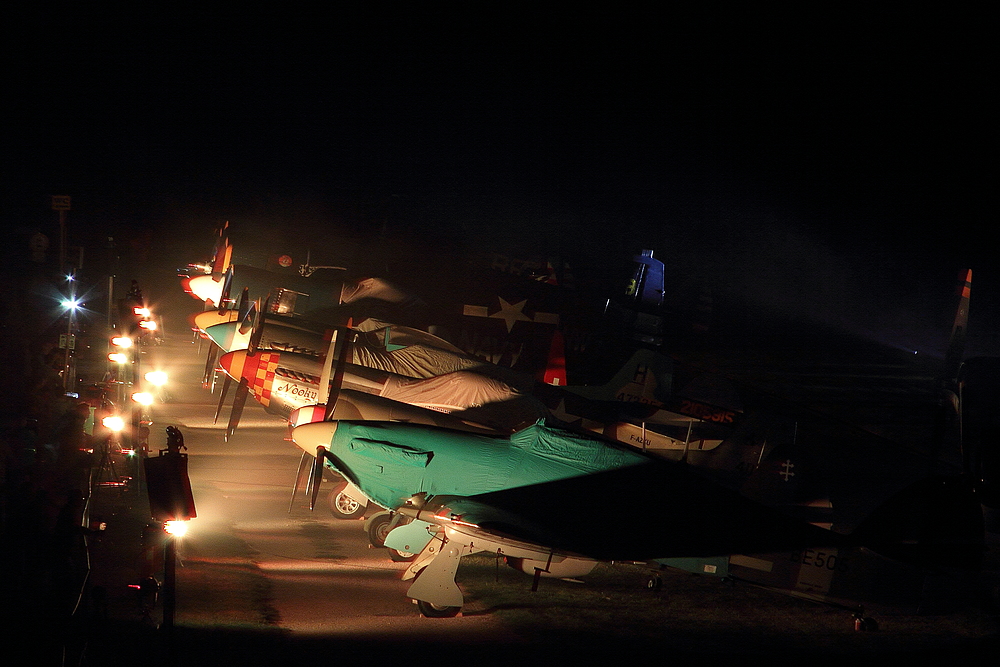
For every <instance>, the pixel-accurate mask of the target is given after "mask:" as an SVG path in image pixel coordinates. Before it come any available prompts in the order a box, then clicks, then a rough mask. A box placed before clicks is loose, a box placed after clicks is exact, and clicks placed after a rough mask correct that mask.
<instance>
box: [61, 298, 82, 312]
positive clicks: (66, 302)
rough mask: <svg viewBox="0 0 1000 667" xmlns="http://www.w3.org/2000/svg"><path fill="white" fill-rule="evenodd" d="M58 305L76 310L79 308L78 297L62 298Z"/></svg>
mask: <svg viewBox="0 0 1000 667" xmlns="http://www.w3.org/2000/svg"><path fill="white" fill-rule="evenodd" d="M60 305H61V306H62V307H63V308H65V309H66V310H78V309H79V308H80V300H79V299H63V300H62V301H61V302H60Z"/></svg>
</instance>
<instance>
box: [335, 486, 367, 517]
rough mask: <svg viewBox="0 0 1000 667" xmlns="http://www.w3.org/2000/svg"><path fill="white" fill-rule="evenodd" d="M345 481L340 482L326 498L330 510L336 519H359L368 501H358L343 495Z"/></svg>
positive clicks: (363, 513)
mask: <svg viewBox="0 0 1000 667" xmlns="http://www.w3.org/2000/svg"><path fill="white" fill-rule="evenodd" d="M346 488H347V482H341V483H339V484H337V485H336V486H335V487H333V490H332V491H330V495H329V497H328V500H329V502H330V512H331V513H332V514H333V516H334V517H336V518H338V519H345V520H350V519H360V518H361V517H363V516H364V515H365V510H367V509H368V503H359V502H358V501H357V500H354V499H353V498H350V497H348V496H345V495H344V489H346Z"/></svg>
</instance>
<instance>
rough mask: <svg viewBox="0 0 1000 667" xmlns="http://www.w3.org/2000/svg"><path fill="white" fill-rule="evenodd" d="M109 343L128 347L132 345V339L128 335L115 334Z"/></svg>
mask: <svg viewBox="0 0 1000 667" xmlns="http://www.w3.org/2000/svg"><path fill="white" fill-rule="evenodd" d="M111 344H112V345H114V346H115V347H121V348H125V349H128V348H130V347H132V339H131V338H129V337H128V336H115V337H114V338H112V339H111Z"/></svg>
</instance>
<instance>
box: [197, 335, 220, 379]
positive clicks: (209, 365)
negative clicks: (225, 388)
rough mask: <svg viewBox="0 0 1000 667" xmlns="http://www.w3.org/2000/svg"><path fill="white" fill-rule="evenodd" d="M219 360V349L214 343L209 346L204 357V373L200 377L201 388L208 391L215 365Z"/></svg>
mask: <svg viewBox="0 0 1000 667" xmlns="http://www.w3.org/2000/svg"><path fill="white" fill-rule="evenodd" d="M218 360H219V347H218V346H217V345H215V344H214V343H213V344H211V345H209V348H208V355H207V356H206V357H205V372H204V374H202V376H201V386H202V388H203V389H208V388H209V385H210V384H211V383H212V374H213V373H214V372H215V365H216V363H217V362H218Z"/></svg>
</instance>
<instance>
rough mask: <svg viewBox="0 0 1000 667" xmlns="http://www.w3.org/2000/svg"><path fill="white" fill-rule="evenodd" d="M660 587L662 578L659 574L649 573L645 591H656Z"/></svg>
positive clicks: (661, 586)
mask: <svg viewBox="0 0 1000 667" xmlns="http://www.w3.org/2000/svg"><path fill="white" fill-rule="evenodd" d="M661 588H663V579H661V578H660V575H658V574H654V575H651V576H650V577H649V579H647V580H646V590H647V591H658V590H660V589H661Z"/></svg>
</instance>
